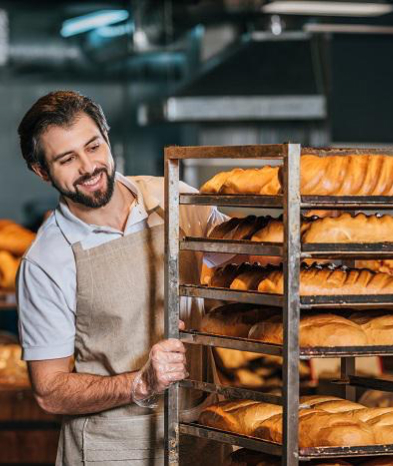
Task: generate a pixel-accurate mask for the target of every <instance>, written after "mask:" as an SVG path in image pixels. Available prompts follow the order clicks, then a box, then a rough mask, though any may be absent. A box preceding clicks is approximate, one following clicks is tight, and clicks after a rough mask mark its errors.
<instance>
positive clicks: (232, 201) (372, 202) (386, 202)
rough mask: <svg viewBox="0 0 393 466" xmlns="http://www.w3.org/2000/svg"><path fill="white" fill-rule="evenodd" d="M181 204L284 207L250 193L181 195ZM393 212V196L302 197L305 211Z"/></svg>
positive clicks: (279, 199)
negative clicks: (318, 209)
mask: <svg viewBox="0 0 393 466" xmlns="http://www.w3.org/2000/svg"><path fill="white" fill-rule="evenodd" d="M180 204H185V205H212V206H222V207H255V208H261V209H262V208H263V209H266V208H275V209H279V208H283V204H284V200H283V196H282V195H281V194H279V195H277V196H264V195H246V194H239V195H235V194H181V195H180ZM318 207H319V208H323V209H326V210H375V209H378V210H391V209H392V208H393V196H369V197H366V196H301V203H300V208H301V209H302V210H309V209H317V208H318Z"/></svg>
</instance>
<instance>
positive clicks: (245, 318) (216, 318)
mask: <svg viewBox="0 0 393 466" xmlns="http://www.w3.org/2000/svg"><path fill="white" fill-rule="evenodd" d="M272 312H274V311H273V310H271V309H267V308H261V307H255V306H250V305H247V304H240V303H236V304H228V305H225V306H220V307H217V308H215V309H212V310H211V311H210V312H209V313H208V314H206V315H205V316H204V317H203V319H202V322H201V327H200V330H201V331H202V332H206V333H215V334H218V335H226V336H233V337H243V338H247V337H248V332H249V331H250V328H251V327H252V326H253V325H254V324H255V323H256V322H260V321H261V320H263V319H266V318H267V317H269V316H270V315H271V314H272Z"/></svg>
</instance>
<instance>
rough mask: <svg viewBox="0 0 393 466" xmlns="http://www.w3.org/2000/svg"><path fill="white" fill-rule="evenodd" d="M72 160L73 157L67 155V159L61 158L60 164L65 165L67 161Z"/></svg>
mask: <svg viewBox="0 0 393 466" xmlns="http://www.w3.org/2000/svg"><path fill="white" fill-rule="evenodd" d="M73 160H74V157H68V158H67V159H63V160H62V161H61V162H60V165H66V164H67V163H70V162H72V161H73Z"/></svg>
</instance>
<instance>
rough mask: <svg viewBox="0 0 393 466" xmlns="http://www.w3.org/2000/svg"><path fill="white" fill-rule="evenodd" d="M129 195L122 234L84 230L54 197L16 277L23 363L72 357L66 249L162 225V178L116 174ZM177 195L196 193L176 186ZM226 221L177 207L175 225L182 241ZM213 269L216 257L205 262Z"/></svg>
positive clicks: (72, 300) (71, 263)
mask: <svg viewBox="0 0 393 466" xmlns="http://www.w3.org/2000/svg"><path fill="white" fill-rule="evenodd" d="M116 182H120V183H122V184H123V185H124V186H126V187H127V188H128V189H129V190H130V191H131V192H132V193H133V195H134V196H135V201H134V203H133V204H132V205H131V207H130V214H129V217H128V220H127V223H126V226H125V229H124V232H122V231H119V230H116V229H114V228H111V227H103V226H97V225H89V224H87V223H85V222H83V221H82V220H80V219H79V218H77V217H76V216H75V215H73V214H72V212H71V211H70V209H69V208H68V206H67V204H66V202H65V201H64V200H63V199H62V198H60V202H59V205H58V207H57V208H56V210H55V211H54V212H53V213H52V214H51V215H50V217H49V218H48V219H47V221H46V222H45V223H44V224H43V225H42V227H41V228H40V230H39V232H38V235H37V238H36V239H35V241H34V242H33V244H32V246H31V247H30V249H29V250H28V251H27V253H26V254H25V256H24V257H23V259H22V262H21V266H20V269H19V273H18V278H17V300H18V312H19V335H20V341H21V344H22V348H23V356H22V357H23V359H24V360H27V361H31V360H42V359H55V358H62V357H67V356H71V355H72V354H73V353H74V339H75V313H76V266H75V259H74V254H73V252H72V245H73V244H75V243H78V242H80V243H81V245H82V247H83V248H84V249H89V248H92V247H95V246H99V245H101V244H104V243H106V242H108V241H112V240H114V239H117V238H120V237H122V236H126V235H129V234H132V233H135V232H137V231H140V230H142V229H144V228H151V227H153V226H155V225H159V224H162V223H163V219H162V218H161V217H160V215H158V213H157V212H156V209H157V208H158V207H160V208H164V179H163V178H160V177H149V176H137V177H127V178H126V177H124V176H122V175H121V174H119V173H116ZM180 191H181V192H197V190H195V189H194V188H191V187H190V186H188V185H186V184H185V183H182V182H181V183H180ZM225 219H226V217H225V216H224V215H223V214H221V213H220V212H219V211H218V210H217V209H215V208H212V207H205V206H187V207H186V206H181V207H180V226H181V228H182V229H183V230H184V232H185V234H186V235H187V236H204V235H206V234H207V233H208V232H209V231H210V230H211V228H213V227H214V225H216V224H217V223H220V222H222V221H224V220H225ZM207 260H208V261H209V262H210V265H213V264H214V265H219V263H220V262H223V260H225V259H224V258H223V257H222V256H210V257H208V258H207Z"/></svg>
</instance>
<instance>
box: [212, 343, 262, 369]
mask: <svg viewBox="0 0 393 466" xmlns="http://www.w3.org/2000/svg"><path fill="white" fill-rule="evenodd" d="M214 351H215V352H216V353H217V355H218V358H219V362H221V365H222V366H224V367H225V368H226V369H238V368H240V367H244V366H246V365H247V364H248V363H249V362H250V361H254V359H259V358H260V357H262V356H261V354H260V353H252V352H251V351H240V350H234V349H228V348H219V347H217V348H214Z"/></svg>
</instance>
